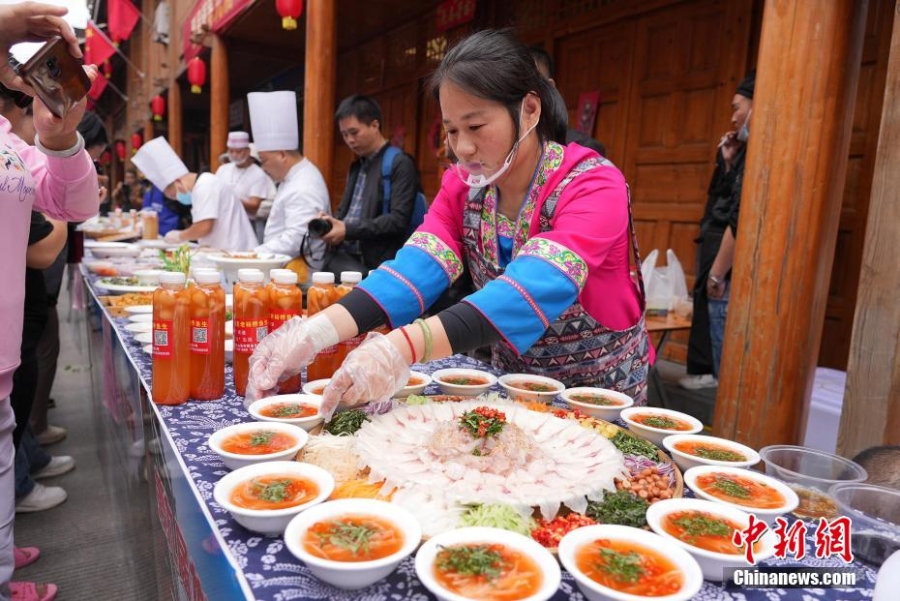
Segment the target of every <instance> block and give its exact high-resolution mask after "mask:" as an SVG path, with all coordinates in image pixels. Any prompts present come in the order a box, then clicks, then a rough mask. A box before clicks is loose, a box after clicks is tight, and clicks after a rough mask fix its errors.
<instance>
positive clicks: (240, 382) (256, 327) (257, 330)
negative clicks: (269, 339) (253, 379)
mask: <svg viewBox="0 0 900 601" xmlns="http://www.w3.org/2000/svg"><path fill="white" fill-rule="evenodd" d="M264 277H265V276H264V275H263V272H262V271H260V270H259V269H239V270H238V283H237V284H235V285H234V361H233V365H234V389H235V391H236V392H237V393H238V394H239V395H240V396H244V393H245V392H246V391H247V377H248V376H249V374H250V364H249V361H250V355H252V354H253V351H254V350H256V345H258V344H259V341H260V340H262V339H263V338H265V337H266V335H267V334H268V333H269V295H268V293H267V291H266V288H265V285H264V284H263V279H264Z"/></svg>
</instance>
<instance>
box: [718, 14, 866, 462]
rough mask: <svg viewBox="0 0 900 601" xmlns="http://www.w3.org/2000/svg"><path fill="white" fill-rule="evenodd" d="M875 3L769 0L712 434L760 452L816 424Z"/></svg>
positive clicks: (796, 437) (795, 438)
mask: <svg viewBox="0 0 900 601" xmlns="http://www.w3.org/2000/svg"><path fill="white" fill-rule="evenodd" d="M867 5H868V2H866V1H865V0H861V1H857V0H818V1H810V0H767V1H766V4H765V9H764V12H763V24H762V36H761V41H760V50H759V63H758V68H757V72H758V76H757V82H756V90H755V94H754V99H753V119H752V122H751V124H750V131H751V133H750V142H749V149H748V155H747V165H746V168H745V171H744V183H743V195H742V197H741V217H740V224H739V226H738V232H737V248H736V253H735V264H734V269H733V272H732V274H733V275H732V282H731V283H732V289H731V302H730V303H729V306H728V321H727V326H726V328H727V331H726V334H725V348H724V355H723V359H722V368H721V370H720V372H721V379H720V384H719V392H718V398H717V400H716V411H715V421H714V424H713V426H714V427H713V431H714V432H715V433H716V434H717V435H719V436H724V437H725V438H731V439H736V440H739V441H741V442H743V443H745V444H748V445H750V446H752V447H754V448H759V447H762V446H764V445H767V444H772V443H796V442H798V441H799V440H800V437H801V429H802V427H803V426H804V424H805V423H806V413H807V406H808V404H809V398H810V394H811V391H812V381H813V376H814V374H815V368H816V361H817V357H818V354H819V343H820V341H821V335H822V324H823V322H824V319H825V303H826V301H827V298H828V285H829V280H830V273H831V265H832V260H833V258H834V247H835V242H836V239H837V231H838V221H839V218H840V212H841V197H842V194H843V190H844V176H845V173H846V170H847V154H848V148H849V144H850V132H851V126H852V121H853V110H854V103H855V96H856V87H857V82H858V79H859V66H860V59H861V54H862V46H863V34H864V28H865V21H866V13H867V8H868V6H867Z"/></svg>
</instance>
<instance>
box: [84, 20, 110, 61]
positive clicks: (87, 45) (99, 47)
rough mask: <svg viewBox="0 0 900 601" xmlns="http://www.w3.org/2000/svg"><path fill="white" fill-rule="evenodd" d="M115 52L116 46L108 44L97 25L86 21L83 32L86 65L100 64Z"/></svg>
mask: <svg viewBox="0 0 900 601" xmlns="http://www.w3.org/2000/svg"><path fill="white" fill-rule="evenodd" d="M115 53H116V47H115V46H113V45H112V44H110V43H109V42H108V41H107V39H106V36H104V35H103V33H102V32H101V31H100V30H99V29H97V26H96V25H94V24H93V23H90V22H88V26H87V29H86V30H85V32H84V62H85V64H87V65H102V64H103V63H104V62H105V61H106V60H107V59H109V57H111V56H112V55H113V54H115Z"/></svg>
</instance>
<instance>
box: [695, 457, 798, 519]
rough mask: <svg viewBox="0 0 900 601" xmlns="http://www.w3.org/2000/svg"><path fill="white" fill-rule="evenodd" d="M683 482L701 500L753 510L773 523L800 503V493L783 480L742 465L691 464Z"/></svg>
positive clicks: (743, 509)
mask: <svg viewBox="0 0 900 601" xmlns="http://www.w3.org/2000/svg"><path fill="white" fill-rule="evenodd" d="M684 483H685V484H687V485H688V487H689V488H690V489H691V490H692V491H694V494H695V495H697V496H698V497H700V498H701V499H706V500H707V501H713V502H714V503H722V504H723V505H728V506H729V507H736V508H737V509H740V510H742V511H746V512H749V513H753V514H755V515H756V517H758V518H759V519H761V520H763V521H764V522H766V523H767V524H770V525H772V524H774V523H775V518H777V517H779V516H781V515H784V514H785V513H790V512H791V511H793V510H794V509H796V508H797V505H798V504H799V503H800V500H799V499H798V497H797V493H795V492H794V491H793V490H791V488H790V487H789V486H787V485H786V484H784V483H783V482H781V481H779V480H776V479H775V478H771V477H769V476H766V475H765V474H760V473H758V472H753V471H750V470H746V469H742V468H736V467H719V466H715V465H701V466H698V467H692V468H691V469H689V470H688V471H686V472H685V473H684Z"/></svg>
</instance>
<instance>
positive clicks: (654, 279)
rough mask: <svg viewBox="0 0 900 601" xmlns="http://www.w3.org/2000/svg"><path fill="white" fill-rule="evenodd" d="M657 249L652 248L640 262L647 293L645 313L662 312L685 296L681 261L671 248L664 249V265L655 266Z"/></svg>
mask: <svg viewBox="0 0 900 601" xmlns="http://www.w3.org/2000/svg"><path fill="white" fill-rule="evenodd" d="M657 257H659V251H658V250H656V249H654V250H653V251H652V252H651V253H650V254H649V255H647V258H646V259H644V262H643V263H642V264H641V275H642V276H643V277H644V290H645V291H646V294H647V313H648V314H650V315H654V314H657V315H658V314H664V313H667V312H668V311H671V310H673V309H674V308H675V304H676V303H677V302H678V301H679V300H681V299H684V298H687V280H686V279H685V277H684V269H682V267H681V261H679V260H678V257H676V256H675V251H673V250H672V249H671V248H670V249H669V250H668V251H666V265H665V266H664V267H657V266H656V259H657Z"/></svg>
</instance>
